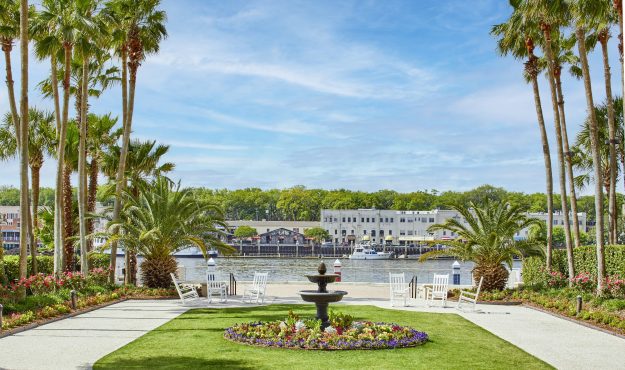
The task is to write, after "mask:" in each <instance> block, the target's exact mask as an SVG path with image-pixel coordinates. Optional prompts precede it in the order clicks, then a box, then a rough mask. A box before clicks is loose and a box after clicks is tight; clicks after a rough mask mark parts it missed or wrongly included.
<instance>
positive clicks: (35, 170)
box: [30, 165, 41, 275]
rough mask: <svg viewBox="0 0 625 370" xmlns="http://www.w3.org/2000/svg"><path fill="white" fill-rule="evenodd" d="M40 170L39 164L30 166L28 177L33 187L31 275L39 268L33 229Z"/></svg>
mask: <svg viewBox="0 0 625 370" xmlns="http://www.w3.org/2000/svg"><path fill="white" fill-rule="evenodd" d="M40 171H41V166H39V165H34V166H31V168H30V178H31V180H32V182H33V184H32V188H33V192H32V195H33V199H32V202H33V211H32V214H33V219H32V221H33V222H32V227H33V230H32V231H33V232H32V235H33V236H32V238H31V244H30V257H31V259H32V260H31V264H32V267H31V269H32V274H33V275H37V273H39V268H38V266H37V239H36V238H35V234H36V233H35V230H37V229H38V225H39V215H38V211H39V172H40Z"/></svg>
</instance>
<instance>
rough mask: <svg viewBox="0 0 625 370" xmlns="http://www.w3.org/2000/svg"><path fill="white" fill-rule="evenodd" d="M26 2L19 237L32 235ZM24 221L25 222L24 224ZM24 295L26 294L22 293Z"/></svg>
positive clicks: (24, 7)
mask: <svg viewBox="0 0 625 370" xmlns="http://www.w3.org/2000/svg"><path fill="white" fill-rule="evenodd" d="M28 16H29V8H28V0H21V1H20V62H21V80H20V85H21V86H20V90H21V92H20V133H19V136H20V139H19V140H18V144H19V151H20V218H21V219H22V223H21V225H20V235H22V236H24V235H30V234H32V226H31V227H29V225H32V223H31V222H32V219H31V217H30V208H29V199H28V189H29V186H28V141H29V139H28V126H29V125H28ZM24 221H26V222H24ZM27 256H28V241H27V238H24V237H21V238H20V260H19V262H20V274H19V276H20V278H25V277H26V273H27V266H26V263H27ZM23 294H24V295H25V294H26V292H24V293H23Z"/></svg>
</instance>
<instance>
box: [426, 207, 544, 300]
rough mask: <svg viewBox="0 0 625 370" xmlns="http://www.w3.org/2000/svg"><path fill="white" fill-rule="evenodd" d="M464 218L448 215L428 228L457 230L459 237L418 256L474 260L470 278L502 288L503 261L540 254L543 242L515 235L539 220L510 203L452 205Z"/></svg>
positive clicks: (488, 286) (491, 287)
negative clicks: (441, 221) (445, 246)
mask: <svg viewBox="0 0 625 370" xmlns="http://www.w3.org/2000/svg"><path fill="white" fill-rule="evenodd" d="M449 207H450V208H451V209H453V210H456V211H457V212H458V213H459V214H460V215H461V216H462V218H463V219H464V220H466V222H463V220H459V219H455V218H450V219H447V220H446V221H445V222H444V223H442V224H435V225H432V226H430V227H429V228H428V231H438V230H448V231H451V232H452V233H456V234H457V235H458V238H457V239H456V240H452V241H445V242H444V243H445V244H447V245H449V248H447V249H445V250H440V251H433V252H429V253H425V254H423V255H422V256H421V258H420V259H419V260H420V261H425V260H427V259H428V258H430V257H434V256H439V255H448V256H454V257H457V258H460V259H462V260H464V261H473V262H475V267H474V268H473V278H474V279H475V281H476V282H479V281H480V279H481V278H482V277H484V281H483V283H482V286H483V288H484V289H485V290H501V289H503V288H505V286H506V282H507V280H508V275H509V273H508V270H507V269H506V268H505V267H504V266H503V264H504V263H506V264H507V265H508V267H509V268H512V262H513V258H515V257H527V256H532V255H543V254H544V252H543V250H542V245H543V244H542V241H541V240H533V239H527V240H522V241H517V240H515V239H514V235H515V234H516V233H517V232H519V231H520V230H522V229H524V228H526V227H529V226H531V225H539V224H540V221H539V220H538V219H535V218H528V217H527V215H526V213H525V212H523V211H522V210H521V209H520V207H519V206H511V205H510V204H508V203H505V202H493V201H487V202H486V203H485V204H484V205H483V206H482V207H478V206H476V205H475V204H473V203H470V204H469V207H467V206H464V205H462V204H452V205H449Z"/></svg>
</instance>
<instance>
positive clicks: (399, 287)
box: [388, 272, 409, 307]
mask: <svg viewBox="0 0 625 370" xmlns="http://www.w3.org/2000/svg"><path fill="white" fill-rule="evenodd" d="M388 277H389V282H390V289H391V306H392V307H394V306H395V301H396V300H397V299H399V300H400V302H401V300H403V301H404V307H405V306H407V305H408V294H409V288H408V286H407V285H406V278H405V276H404V273H403V272H402V273H401V274H393V273H390V272H389V273H388Z"/></svg>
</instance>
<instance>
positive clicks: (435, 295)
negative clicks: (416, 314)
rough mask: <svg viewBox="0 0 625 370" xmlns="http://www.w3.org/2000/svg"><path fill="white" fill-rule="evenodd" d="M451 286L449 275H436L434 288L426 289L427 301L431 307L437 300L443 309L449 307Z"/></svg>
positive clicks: (428, 287)
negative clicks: (448, 292) (448, 293)
mask: <svg viewBox="0 0 625 370" xmlns="http://www.w3.org/2000/svg"><path fill="white" fill-rule="evenodd" d="M448 285H449V275H436V274H434V281H433V282H432V286H426V287H425V300H426V302H427V304H428V306H429V305H431V304H434V301H435V300H440V301H441V304H442V306H443V307H446V306H447V287H448Z"/></svg>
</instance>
